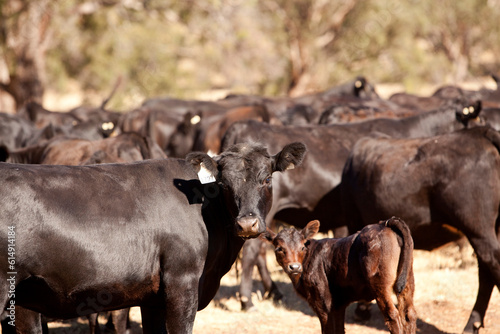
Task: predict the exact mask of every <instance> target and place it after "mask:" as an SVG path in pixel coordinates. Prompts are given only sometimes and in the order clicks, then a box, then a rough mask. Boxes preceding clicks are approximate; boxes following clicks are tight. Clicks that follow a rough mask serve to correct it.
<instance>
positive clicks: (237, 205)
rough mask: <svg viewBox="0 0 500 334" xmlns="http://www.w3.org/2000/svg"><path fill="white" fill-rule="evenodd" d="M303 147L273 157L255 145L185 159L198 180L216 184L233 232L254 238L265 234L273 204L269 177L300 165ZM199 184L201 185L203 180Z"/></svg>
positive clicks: (294, 145) (288, 147)
mask: <svg viewBox="0 0 500 334" xmlns="http://www.w3.org/2000/svg"><path fill="white" fill-rule="evenodd" d="M305 152H306V147H305V145H304V144H302V143H292V144H289V145H286V146H285V147H284V148H283V149H282V150H281V151H280V152H279V153H277V154H276V155H273V156H271V155H269V153H268V152H267V149H266V148H265V147H263V146H261V145H256V144H236V145H234V146H231V147H229V148H228V149H227V150H225V151H224V152H222V153H221V154H220V155H219V156H216V157H213V158H211V157H210V156H208V155H207V154H206V153H201V152H193V153H190V154H188V155H187V157H186V160H187V161H188V162H190V163H191V164H192V165H193V166H194V168H195V170H196V171H197V172H198V175H199V176H200V174H201V173H205V175H206V176H207V177H208V180H207V181H214V182H217V183H218V185H219V186H220V188H221V189H222V191H223V194H224V196H225V199H226V203H227V205H228V208H229V210H230V212H231V215H232V217H234V219H235V232H236V234H237V235H238V236H240V237H243V238H255V237H257V236H258V235H259V234H261V233H263V232H264V231H265V230H266V223H265V218H266V215H267V213H268V212H269V210H270V209H271V204H272V174H273V173H274V172H283V171H285V170H287V169H292V168H294V167H295V166H297V165H299V164H300V163H301V162H302V159H303V158H304V155H305ZM200 180H201V181H202V182H203V180H202V177H201V176H200Z"/></svg>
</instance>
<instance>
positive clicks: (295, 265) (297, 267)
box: [288, 263, 302, 272]
mask: <svg viewBox="0 0 500 334" xmlns="http://www.w3.org/2000/svg"><path fill="white" fill-rule="evenodd" d="M288 268H289V269H290V271H292V272H299V271H301V270H302V266H301V265H300V263H291V264H290V265H288Z"/></svg>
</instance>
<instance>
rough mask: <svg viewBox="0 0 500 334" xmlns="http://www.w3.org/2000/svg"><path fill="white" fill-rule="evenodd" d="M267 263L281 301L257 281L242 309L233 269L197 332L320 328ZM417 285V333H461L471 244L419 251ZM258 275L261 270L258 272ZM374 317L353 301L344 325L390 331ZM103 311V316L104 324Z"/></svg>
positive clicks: (72, 327) (73, 332)
mask: <svg viewBox="0 0 500 334" xmlns="http://www.w3.org/2000/svg"><path fill="white" fill-rule="evenodd" d="M268 264H269V267H270V269H271V270H272V276H273V279H274V280H275V281H276V282H277V284H278V286H279V288H280V289H281V291H282V292H283V293H284V295H285V298H284V300H283V302H282V303H281V305H274V304H273V303H272V302H271V301H269V300H262V299H261V298H260V296H261V295H262V284H261V283H260V282H256V283H255V287H254V292H255V293H254V296H253V298H254V302H255V304H256V306H257V309H258V311H256V312H251V313H243V312H240V304H239V302H238V300H237V299H236V292H237V291H238V280H237V278H236V272H235V270H231V271H230V272H229V273H228V274H227V275H226V276H225V277H224V278H223V279H222V285H221V288H220V290H219V292H218V294H217V296H216V298H215V299H214V301H212V302H211V303H210V305H209V306H208V307H207V308H206V309H204V310H202V311H200V312H198V314H197V316H196V322H195V328H194V333H195V334H207V333H220V334H246V333H257V334H258V333H266V334H267V333H272V334H290V333H302V334H309V333H311V334H312V333H320V325H319V321H318V320H317V318H316V317H315V315H314V314H313V312H312V311H311V309H310V308H309V306H308V305H307V303H305V302H304V301H303V300H302V299H301V298H299V297H298V296H297V295H296V294H295V291H293V288H292V286H291V284H290V283H289V280H288V277H287V276H285V275H284V274H283V272H282V271H281V270H280V268H279V267H278V266H277V265H276V261H275V260H274V255H273V254H272V253H271V252H269V258H268ZM414 269H415V280H416V291H415V304H416V309H417V312H418V316H419V317H418V323H417V325H418V333H424V334H451V333H461V331H462V329H463V327H464V326H465V323H466V321H467V319H468V316H469V314H470V311H471V309H472V306H473V304H474V301H475V298H476V293H477V288H478V282H477V264H476V260H475V257H474V255H473V251H472V248H471V247H470V246H469V245H468V244H467V245H465V247H463V248H462V249H459V247H458V246H456V245H454V244H453V245H448V246H446V247H443V248H441V249H439V250H436V251H433V252H425V251H419V250H416V251H415V259H414ZM255 278H256V279H258V276H256V277H255ZM372 310H373V312H372V313H373V315H372V318H371V319H370V320H369V321H367V322H365V323H355V322H354V316H353V311H354V305H351V306H350V307H349V309H348V314H347V319H346V320H347V321H346V322H347V324H346V331H347V333H350V334H375V333H387V332H388V331H387V329H386V327H385V326H384V322H383V320H382V318H381V314H380V312H379V311H378V308H377V307H376V305H373V308H372ZM499 318H500V295H499V293H498V290H497V289H495V291H494V293H493V297H492V299H491V302H490V305H489V308H488V312H487V315H486V328H484V329H483V330H482V331H481V334H498V333H500V323H499V322H498V321H497V319H499ZM131 319H132V328H131V334H135V333H141V327H140V312H139V309H138V308H133V309H132V311H131ZM105 320H106V319H105V317H104V316H102V317H101V318H100V322H101V324H104V323H105ZM49 327H50V333H51V334H80V333H88V327H87V324H86V321H85V319H79V320H73V321H65V322H52V323H50V324H49Z"/></svg>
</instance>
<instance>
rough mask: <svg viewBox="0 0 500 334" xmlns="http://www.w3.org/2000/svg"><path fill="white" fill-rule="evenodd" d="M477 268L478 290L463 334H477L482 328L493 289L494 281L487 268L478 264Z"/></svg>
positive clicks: (480, 263)
mask: <svg viewBox="0 0 500 334" xmlns="http://www.w3.org/2000/svg"><path fill="white" fill-rule="evenodd" d="M478 266H479V290H478V293H477V298H476V303H475V304H474V308H473V309H472V313H471V315H470V317H469V321H468V322H467V325H466V326H465V328H464V331H463V333H464V334H478V333H479V328H481V327H484V316H485V315H486V309H487V308H488V304H489V302H490V298H491V293H492V292H493V288H494V287H495V280H494V279H493V277H492V276H491V274H490V271H489V269H488V268H487V266H485V265H484V264H482V262H478Z"/></svg>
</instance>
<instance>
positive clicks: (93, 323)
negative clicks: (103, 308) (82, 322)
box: [87, 313, 101, 334]
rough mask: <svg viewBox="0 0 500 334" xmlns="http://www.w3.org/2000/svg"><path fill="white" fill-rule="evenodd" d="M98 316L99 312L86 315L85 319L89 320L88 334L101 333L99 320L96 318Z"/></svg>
mask: <svg viewBox="0 0 500 334" xmlns="http://www.w3.org/2000/svg"><path fill="white" fill-rule="evenodd" d="M98 316H99V313H92V314H89V315H88V316H87V319H88V321H89V328H90V334H100V333H101V329H100V328H99V320H98V319H97V317H98Z"/></svg>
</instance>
